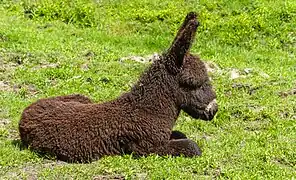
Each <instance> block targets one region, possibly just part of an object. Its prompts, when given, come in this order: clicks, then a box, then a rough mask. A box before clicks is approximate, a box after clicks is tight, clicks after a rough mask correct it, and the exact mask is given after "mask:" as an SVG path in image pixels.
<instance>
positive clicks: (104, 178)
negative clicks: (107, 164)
mask: <svg viewBox="0 0 296 180" xmlns="http://www.w3.org/2000/svg"><path fill="white" fill-rule="evenodd" d="M118 179H119V180H124V179H125V176H122V175H97V176H95V177H94V178H93V180H118Z"/></svg>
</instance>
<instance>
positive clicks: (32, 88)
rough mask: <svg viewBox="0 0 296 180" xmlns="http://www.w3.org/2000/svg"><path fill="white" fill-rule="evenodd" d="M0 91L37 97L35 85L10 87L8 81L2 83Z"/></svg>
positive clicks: (0, 83) (0, 82)
mask: <svg viewBox="0 0 296 180" xmlns="http://www.w3.org/2000/svg"><path fill="white" fill-rule="evenodd" d="M0 91H6V92H14V93H20V92H21V91H23V92H24V93H25V94H27V95H36V94H37V93H38V90H37V88H36V87H35V86H34V85H33V84H29V85H10V84H9V82H7V81H0Z"/></svg>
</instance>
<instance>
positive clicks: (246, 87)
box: [232, 83, 264, 95]
mask: <svg viewBox="0 0 296 180" xmlns="http://www.w3.org/2000/svg"><path fill="white" fill-rule="evenodd" d="M263 87H264V85H261V86H253V85H250V84H242V83H233V84H232V88H234V89H242V90H245V91H247V92H248V94H249V95H252V94H254V93H255V92H256V91H257V90H259V89H262V88H263Z"/></svg>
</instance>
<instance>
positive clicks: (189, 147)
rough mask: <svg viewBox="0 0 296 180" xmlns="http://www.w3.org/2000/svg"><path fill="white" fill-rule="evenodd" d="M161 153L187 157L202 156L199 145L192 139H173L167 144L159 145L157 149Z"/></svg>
mask: <svg viewBox="0 0 296 180" xmlns="http://www.w3.org/2000/svg"><path fill="white" fill-rule="evenodd" d="M155 153H156V154H159V155H172V156H180V155H184V156H185V157H194V156H200V155H201V150H200V148H199V147H198V145H197V144H196V143H195V142H194V141H192V140H190V139H173V140H170V141H169V142H168V143H167V144H166V145H164V146H162V147H159V148H157V149H156V151H155Z"/></svg>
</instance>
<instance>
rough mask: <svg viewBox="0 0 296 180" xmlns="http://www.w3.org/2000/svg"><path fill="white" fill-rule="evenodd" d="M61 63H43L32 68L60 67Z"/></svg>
mask: <svg viewBox="0 0 296 180" xmlns="http://www.w3.org/2000/svg"><path fill="white" fill-rule="evenodd" d="M59 66H60V65H59V64H58V63H42V64H40V65H38V66H34V67H33V68H32V69H33V70H38V69H45V68H58V67H59Z"/></svg>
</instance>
